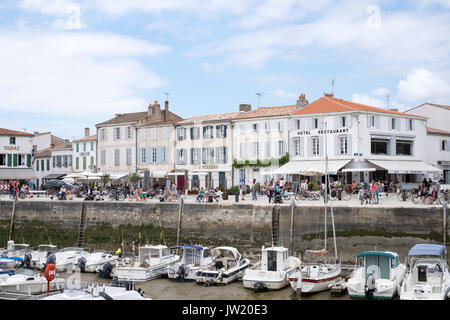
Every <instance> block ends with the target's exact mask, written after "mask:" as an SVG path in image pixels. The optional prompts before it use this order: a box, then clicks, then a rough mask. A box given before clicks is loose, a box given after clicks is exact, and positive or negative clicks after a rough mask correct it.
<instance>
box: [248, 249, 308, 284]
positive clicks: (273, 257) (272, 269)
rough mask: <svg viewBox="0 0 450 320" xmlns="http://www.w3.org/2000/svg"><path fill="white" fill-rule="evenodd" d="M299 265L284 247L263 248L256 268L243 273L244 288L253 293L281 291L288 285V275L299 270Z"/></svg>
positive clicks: (299, 262) (296, 259) (297, 259)
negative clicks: (251, 290)
mask: <svg viewBox="0 0 450 320" xmlns="http://www.w3.org/2000/svg"><path fill="white" fill-rule="evenodd" d="M301 263H302V261H301V260H300V259H299V258H297V257H295V256H289V254H288V249H287V248H285V247H269V248H264V246H263V247H262V249H261V261H260V263H259V264H258V267H256V268H247V269H245V271H244V276H243V278H242V281H243V284H244V287H245V288H248V289H253V290H254V291H263V290H278V289H282V288H284V287H285V286H287V285H288V284H289V278H290V275H292V274H294V273H295V272H296V271H298V270H300V268H301Z"/></svg>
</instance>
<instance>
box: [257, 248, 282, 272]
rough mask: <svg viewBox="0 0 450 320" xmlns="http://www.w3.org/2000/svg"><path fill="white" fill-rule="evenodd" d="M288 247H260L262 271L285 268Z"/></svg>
mask: <svg viewBox="0 0 450 320" xmlns="http://www.w3.org/2000/svg"><path fill="white" fill-rule="evenodd" d="M287 258H288V249H287V248H284V247H269V248H264V246H263V247H262V250H261V270H263V271H283V270H285V269H286V267H287V266H286V259H287Z"/></svg>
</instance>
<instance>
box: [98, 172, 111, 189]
mask: <svg viewBox="0 0 450 320" xmlns="http://www.w3.org/2000/svg"><path fill="white" fill-rule="evenodd" d="M100 178H101V179H102V183H103V186H106V185H107V184H108V182H109V180H110V175H109V174H108V173H106V172H105V173H103V175H102V176H101V177H100Z"/></svg>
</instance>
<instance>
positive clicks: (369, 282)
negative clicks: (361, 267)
mask: <svg viewBox="0 0 450 320" xmlns="http://www.w3.org/2000/svg"><path fill="white" fill-rule="evenodd" d="M374 291H375V277H374V276H373V275H372V274H369V275H368V276H367V278H366V286H365V294H366V298H367V299H373V293H374Z"/></svg>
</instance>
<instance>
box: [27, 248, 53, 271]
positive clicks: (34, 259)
mask: <svg viewBox="0 0 450 320" xmlns="http://www.w3.org/2000/svg"><path fill="white" fill-rule="evenodd" d="M57 251H58V247H57V246H55V245H52V244H41V245H39V246H38V247H37V248H36V250H33V251H31V267H33V268H37V269H42V267H43V264H41V261H42V260H44V261H45V259H46V258H47V256H48V255H49V254H52V253H56V252H57Z"/></svg>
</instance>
